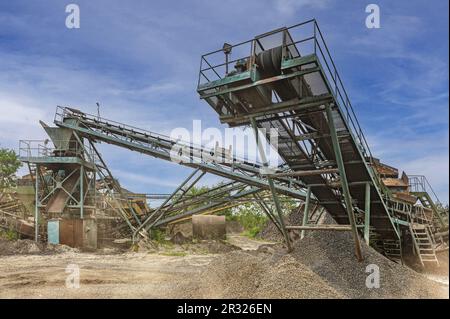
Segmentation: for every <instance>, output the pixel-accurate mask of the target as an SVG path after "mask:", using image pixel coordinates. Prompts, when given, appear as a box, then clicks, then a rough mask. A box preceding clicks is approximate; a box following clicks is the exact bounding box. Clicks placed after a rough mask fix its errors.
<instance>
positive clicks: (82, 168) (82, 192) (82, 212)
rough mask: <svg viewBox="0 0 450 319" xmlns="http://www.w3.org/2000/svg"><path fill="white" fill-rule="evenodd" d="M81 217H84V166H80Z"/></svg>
mask: <svg viewBox="0 0 450 319" xmlns="http://www.w3.org/2000/svg"><path fill="white" fill-rule="evenodd" d="M80 218H81V219H83V218H84V166H83V165H81V166H80Z"/></svg>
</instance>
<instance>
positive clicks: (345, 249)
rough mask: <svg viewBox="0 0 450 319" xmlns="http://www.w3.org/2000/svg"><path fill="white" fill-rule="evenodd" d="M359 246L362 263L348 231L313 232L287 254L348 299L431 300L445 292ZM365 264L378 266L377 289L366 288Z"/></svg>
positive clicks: (374, 252)
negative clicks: (378, 280) (355, 252)
mask: <svg viewBox="0 0 450 319" xmlns="http://www.w3.org/2000/svg"><path fill="white" fill-rule="evenodd" d="M361 244H362V251H363V255H364V261H363V262H358V261H357V260H356V257H355V255H354V241H353V237H352V235H351V233H350V232H345V233H344V232H327V231H315V232H309V234H308V235H307V236H306V237H305V238H304V239H303V240H300V241H298V242H296V243H295V244H294V251H293V252H292V254H291V255H292V257H293V258H295V260H297V261H298V262H301V263H303V264H304V265H305V266H307V267H308V268H309V269H310V270H312V271H313V272H314V273H316V274H317V275H318V276H320V277H321V278H322V279H324V280H326V281H327V282H328V283H329V284H330V286H331V287H333V288H335V289H336V290H338V291H339V292H341V293H342V294H344V295H345V296H347V297H349V298H435V297H439V296H441V295H442V293H443V291H444V290H448V287H445V286H442V285H439V284H436V283H435V282H432V281H430V280H428V279H427V278H426V277H425V276H423V275H421V274H418V273H417V272H415V271H413V270H412V269H410V268H408V267H406V266H403V265H400V264H397V263H395V262H393V261H391V260H389V259H387V258H386V257H384V256H382V255H381V254H379V253H378V252H376V251H375V250H374V249H373V248H371V247H368V246H367V245H365V243H361ZM369 265H376V266H378V267H379V271H380V288H372V289H369V288H367V286H366V279H367V276H368V275H369V273H370V272H371V271H370V272H366V268H367V267H368V266H369Z"/></svg>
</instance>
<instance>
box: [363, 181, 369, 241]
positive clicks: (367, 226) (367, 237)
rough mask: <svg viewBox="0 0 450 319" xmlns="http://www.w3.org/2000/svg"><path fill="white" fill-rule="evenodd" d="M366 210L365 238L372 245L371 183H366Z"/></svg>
mask: <svg viewBox="0 0 450 319" xmlns="http://www.w3.org/2000/svg"><path fill="white" fill-rule="evenodd" d="M365 195H366V196H365V202H364V204H365V210H364V240H365V241H366V244H367V245H370V183H367V184H366V194H365Z"/></svg>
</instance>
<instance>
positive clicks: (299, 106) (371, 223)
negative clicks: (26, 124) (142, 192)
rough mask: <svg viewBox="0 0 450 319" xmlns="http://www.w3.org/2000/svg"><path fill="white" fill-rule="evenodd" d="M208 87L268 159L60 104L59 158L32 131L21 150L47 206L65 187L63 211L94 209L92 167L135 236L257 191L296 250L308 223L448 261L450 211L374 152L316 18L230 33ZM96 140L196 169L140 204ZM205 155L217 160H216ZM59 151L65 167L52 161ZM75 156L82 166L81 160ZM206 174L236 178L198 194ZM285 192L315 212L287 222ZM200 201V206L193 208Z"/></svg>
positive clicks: (207, 59)
mask: <svg viewBox="0 0 450 319" xmlns="http://www.w3.org/2000/svg"><path fill="white" fill-rule="evenodd" d="M197 92H198V94H199V95H200V98H201V99H203V100H205V101H206V102H207V103H208V104H209V105H210V106H211V107H212V108H213V109H214V110H215V111H216V112H217V113H218V115H219V119H220V121H221V123H224V124H227V125H229V126H230V127H236V126H242V127H250V128H252V129H253V131H254V133H255V134H254V136H255V138H256V139H257V146H258V152H259V157H260V162H257V161H253V162H252V161H249V160H247V159H242V158H239V157H237V156H234V155H232V156H231V157H230V158H228V160H220V159H223V153H220V152H219V153H216V151H215V150H214V149H209V148H205V147H203V146H201V145H194V144H193V143H187V142H182V141H179V140H177V139H173V138H170V137H167V136H164V135H161V134H157V133H154V132H150V131H147V130H145V129H140V128H137V127H133V126H130V125H127V124H124V123H119V122H115V121H112V120H107V119H104V118H102V117H100V116H98V115H97V116H95V115H90V114H87V113H85V112H82V111H80V110H77V109H75V108H71V107H60V106H58V107H57V110H56V113H55V119H54V123H55V124H56V126H57V127H55V128H49V127H47V126H44V129H46V131H47V133H48V134H49V136H50V137H51V139H52V141H53V144H54V146H55V148H54V149H53V150H52V151H51V153H50V155H49V156H50V157H51V159H49V158H46V157H47V155H48V154H44V155H43V157H44V159H42V158H41V157H40V156H37V157H33V156H30V155H29V154H28V155H27V152H30V147H29V146H27V143H29V142H22V143H24V145H26V147H24V151H25V155H24V156H22V160H23V161H25V162H27V163H30V164H32V166H31V167H35V174H34V175H35V176H38V177H37V178H36V189H37V190H38V191H37V192H36V194H37V195H36V196H37V197H36V202H37V203H38V205H36V207H37V208H36V210H37V213H38V210H39V208H40V207H44V206H45V210H46V213H47V214H49V213H52V212H53V208H52V207H53V206H52V205H49V204H48V201H49V200H52V201H53V199H52V198H53V197H58V195H57V194H59V193H61V194H63V195H59V196H60V197H61V198H62V199H59V200H56V199H55V200H54V201H57V202H58V203H60V204H59V205H60V206H58V212H60V211H61V212H63V213H65V212H66V210H67V211H68V212H70V211H71V210H73V209H75V210H76V212H77V214H78V215H77V216H79V217H81V218H83V216H84V210H83V209H82V208H81V207H80V201H81V200H82V199H81V198H85V197H83V196H81V195H80V194H84V193H85V192H87V191H88V190H89V189H91V188H89V186H87V188H83V185H91V184H92V182H91V184H90V182H89V181H90V180H92V178H93V179H94V184H95V181H96V177H95V176H100V177H101V178H102V181H103V182H102V183H103V185H108V186H107V187H105V189H107V192H108V193H109V194H110V196H111V197H112V198H115V200H116V202H117V203H118V205H117V206H116V208H117V209H118V212H119V213H120V216H121V217H122V218H124V220H125V221H126V223H127V225H128V226H129V228H130V231H131V232H132V234H133V238H136V237H137V236H140V235H141V236H145V235H146V233H147V232H148V231H151V230H152V229H154V228H156V227H160V226H163V225H166V224H168V223H171V222H174V221H176V220H181V219H184V218H186V217H189V216H191V215H194V214H199V213H203V212H208V211H210V210H215V209H221V208H223V207H226V206H227V205H230V204H233V203H238V202H239V201H240V200H242V199H245V200H246V199H248V198H250V197H253V198H255V199H256V200H257V202H258V203H261V204H262V208H263V211H264V212H265V213H266V214H267V215H268V217H269V218H270V219H271V220H272V221H273V222H274V223H275V225H276V226H277V228H278V230H279V231H280V233H281V234H282V235H283V236H284V239H285V243H286V245H287V247H288V249H291V237H290V235H289V233H290V232H292V231H294V230H297V231H301V236H302V237H303V236H304V234H305V232H306V231H316V230H330V231H350V232H351V233H352V234H353V238H354V242H355V255H356V256H357V258H358V259H359V260H362V259H363V256H362V251H361V243H360V240H361V239H363V240H364V241H365V243H366V244H368V245H372V246H373V247H375V248H376V249H377V250H379V251H380V252H382V253H384V254H385V255H386V256H387V257H389V258H391V259H393V260H395V261H398V262H402V261H403V255H404V254H405V253H413V254H415V255H416V256H417V258H418V259H419V261H420V263H421V264H422V265H426V264H429V263H438V261H437V258H436V255H435V251H434V247H435V242H434V233H436V231H438V230H439V231H441V232H442V231H444V232H445V230H446V229H447V230H448V219H447V222H445V220H444V219H443V218H441V217H442V216H440V217H439V216H436V214H437V213H436V210H435V209H434V208H433V205H434V204H432V203H434V202H433V199H432V198H431V197H430V196H429V194H428V193H427V192H426V191H425V193H427V194H428V195H425V194H423V192H418V191H412V192H411V193H410V190H412V188H413V185H415V184H414V183H411V184H408V183H407V182H406V187H405V188H404V189H403V188H402V189H401V190H400V191H399V190H397V189H394V188H393V187H391V186H390V185H389V183H388V179H389V178H391V179H399V178H398V176H397V175H398V174H397V175H396V174H394V173H395V172H394V173H392V172H391V173H383V169H387V168H386V167H385V166H383V165H382V164H381V163H380V162H379V160H377V159H376V158H374V157H373V156H372V153H371V151H370V149H369V145H368V142H367V140H366V138H365V136H364V134H363V131H362V128H361V126H360V124H359V122H358V119H357V117H356V115H355V112H354V109H353V107H352V104H351V102H350V99H349V97H348V94H347V92H346V90H345V88H344V86H343V83H342V80H341V77H340V75H339V73H338V72H337V69H336V66H335V63H334V61H333V59H332V58H331V55H330V52H329V49H328V46H327V45H326V43H325V40H324V37H323V35H322V32H321V31H320V29H319V26H318V24H317V22H316V21H315V20H309V21H306V22H304V23H300V24H297V25H294V26H291V27H284V28H280V29H276V30H274V31H271V32H268V33H265V34H262V35H259V36H256V37H254V38H252V39H250V40H248V41H244V42H242V43H239V44H236V45H231V44H228V43H227V44H226V45H224V46H223V47H222V48H221V49H218V50H216V51H213V52H210V53H207V54H205V55H203V56H202V57H201V65H200V71H199V79H198V86H197ZM262 129H266V130H262ZM272 130H275V131H276V132H277V133H278V144H277V145H273V146H274V147H275V148H276V150H277V152H278V155H279V156H280V158H281V159H282V163H281V164H280V165H278V166H277V167H275V168H272V169H271V170H270V169H268V166H269V164H268V161H267V158H266V155H265V151H264V149H263V147H262V144H263V143H271V139H270V136H269V135H268V134H269V133H268V132H271V131H272ZM55 132H61V133H58V134H55ZM64 134H65V135H64ZM55 135H58V136H60V135H64V136H65V138H64V140H65V144H62V145H61V144H58V143H59V142H58V138H57V136H55ZM261 141H263V142H261ZM71 142H74V143H75V145H74V147H75V150H72V149H71V147H70V143H71ZM97 143H108V144H112V145H116V146H118V147H122V148H126V149H129V150H131V151H136V152H140V153H143V154H146V155H149V156H151V157H155V158H159V159H162V160H165V161H171V162H175V163H176V164H180V165H183V166H185V167H189V168H192V169H193V171H192V173H191V174H190V175H189V176H188V177H187V178H186V179H185V180H184V181H183V182H182V183H181V184H180V186H179V187H177V188H176V189H175V190H174V192H173V193H172V194H170V195H169V196H168V197H167V198H166V199H165V200H164V202H163V203H162V204H161V205H160V206H159V207H158V208H156V209H152V210H150V211H148V212H145V213H141V214H137V213H136V212H135V210H134V209H133V207H132V205H131V206H130V204H129V201H128V200H127V199H124V196H123V195H122V194H121V188H120V187H118V185H117V183H114V178H113V177H112V174H111V172H110V171H109V169H108V168H107V166H106V163H105V162H104V160H103V159H102V158H101V156H100V154H99V152H98V151H97V148H96V146H95V145H96V144H97ZM21 145H22V144H21ZM66 149H69V150H70V151H69V152H66ZM45 150H46V152H47V153H48V150H47V148H45ZM174 150H176V151H175V152H174ZM178 150H181V151H180V152H178ZM77 152H79V153H77ZM204 154H208V158H209V159H211V158H212V159H213V160H207V159H205V157H204V156H203V155H204ZM61 158H62V159H61ZM70 158H74V159H70ZM174 159H175V160H174ZM54 161H56V162H57V166H52V165H50V164H51V163H52V162H54ZM71 161H74V162H75V163H76V165H77V166H73V165H72V166H70V165H69V164H73V163H72V162H71ZM74 167H76V168H74ZM81 167H83V169H81ZM75 169H77V171H76V172H78V173H77V174H78V175H76V176H82V175H83V174H84V175H83V176H85V177H84V178H80V177H77V178H75V177H73V181H70V183H69V182H65V181H68V178H69V177H70V176H69V175H70V172H71V170H72V171H73V170H75ZM61 170H64V171H66V173H64V174H63V176H62V178H64V179H63V180H62V182H58V181H56V180H55V182H54V183H53V184H54V185H56V188H57V189H61V188H63V189H64V190H63V192H61V191H55V190H53V188H54V187H55V186H52V187H53V188H52V187H51V189H50V190H46V189H45V187H44V188H42V185H44V186H45V183H39V181H42V180H44V181H45V180H46V177H45V176H46V175H47V172H49V171H50V172H52V174H55V173H58V174H59V171H61ZM81 170H83V173H81ZM387 171H389V169H387ZM86 172H88V173H86ZM207 173H209V174H214V175H217V176H220V177H223V178H226V179H227V180H228V181H227V182H225V183H224V184H222V185H219V186H217V187H215V188H213V189H212V190H209V191H207V193H205V194H202V195H204V196H203V197H201V196H198V197H197V198H196V197H195V196H194V197H189V196H187V194H188V193H189V190H190V189H192V187H193V186H194V185H195V184H196V183H197V182H198V181H199V180H200V179H201V178H202V177H203V176H204V175H205V174H207ZM86 174H88V175H86ZM383 174H385V175H386V176H385V175H383ZM389 174H391V175H389ZM92 176H94V177H92ZM406 178H407V177H406ZM402 179H404V176H402ZM80 180H82V181H83V182H80ZM399 180H400V179H399ZM50 181H53V178H51V180H50ZM65 183H67V185H68V186H65ZM402 187H403V186H402ZM80 188H82V189H81V190H80ZM94 189H95V187H94ZM66 193H68V194H72V196H70V195H68V194H67V195H65V194H66ZM262 193H264V194H266V195H267V194H268V195H270V200H271V203H272V204H273V207H268V206H267V205H265V206H264V201H261V200H258V198H261V194H262ZM419 193H420V194H419ZM224 194H225V195H226V196H225V197H224ZM280 196H286V197H289V198H293V199H295V200H298V201H302V203H303V204H302V206H301V209H303V210H304V212H305V214H304V218H303V221H302V224H301V225H286V224H285V220H284V218H283V216H284V214H285V212H283V208H282V205H281V204H280ZM72 197H73V198H72ZM78 198H79V199H78ZM205 198H207V200H205ZM411 198H412V199H415V200H411ZM46 200H47V202H46ZM418 200H420V201H421V203H422V204H421V205H420V204H418V203H417V201H418ZM83 203H84V205H89V204H88V203H89V202H83ZM193 203H195V205H192V204H193ZM82 206H83V205H82ZM192 206H195V208H187V207H192ZM311 206H314V207H315V208H314V210H313V211H314V212H318V213H317V216H320V215H321V214H322V213H323V212H327V213H329V214H330V215H331V216H332V217H333V218H334V220H335V221H336V222H337V225H316V224H315V223H313V224H311V221H312V220H313V219H315V217H313V214H312V213H311ZM428 206H429V207H428ZM317 207H319V209H316V208H317ZM430 207H431V208H430ZM315 214H316V213H315ZM315 216H316V215H315ZM437 223H440V224H439V225H437Z"/></svg>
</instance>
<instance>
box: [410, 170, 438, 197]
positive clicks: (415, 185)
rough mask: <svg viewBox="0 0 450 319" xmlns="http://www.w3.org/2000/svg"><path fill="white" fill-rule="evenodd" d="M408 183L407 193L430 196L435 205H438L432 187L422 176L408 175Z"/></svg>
mask: <svg viewBox="0 0 450 319" xmlns="http://www.w3.org/2000/svg"><path fill="white" fill-rule="evenodd" d="M408 181H409V191H410V192H416V193H428V194H429V195H432V196H433V197H434V198H433V200H434V201H435V203H440V200H439V198H438V196H437V194H436V192H435V191H434V189H433V187H431V184H430V182H428V179H427V178H426V177H425V176H424V175H408Z"/></svg>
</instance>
